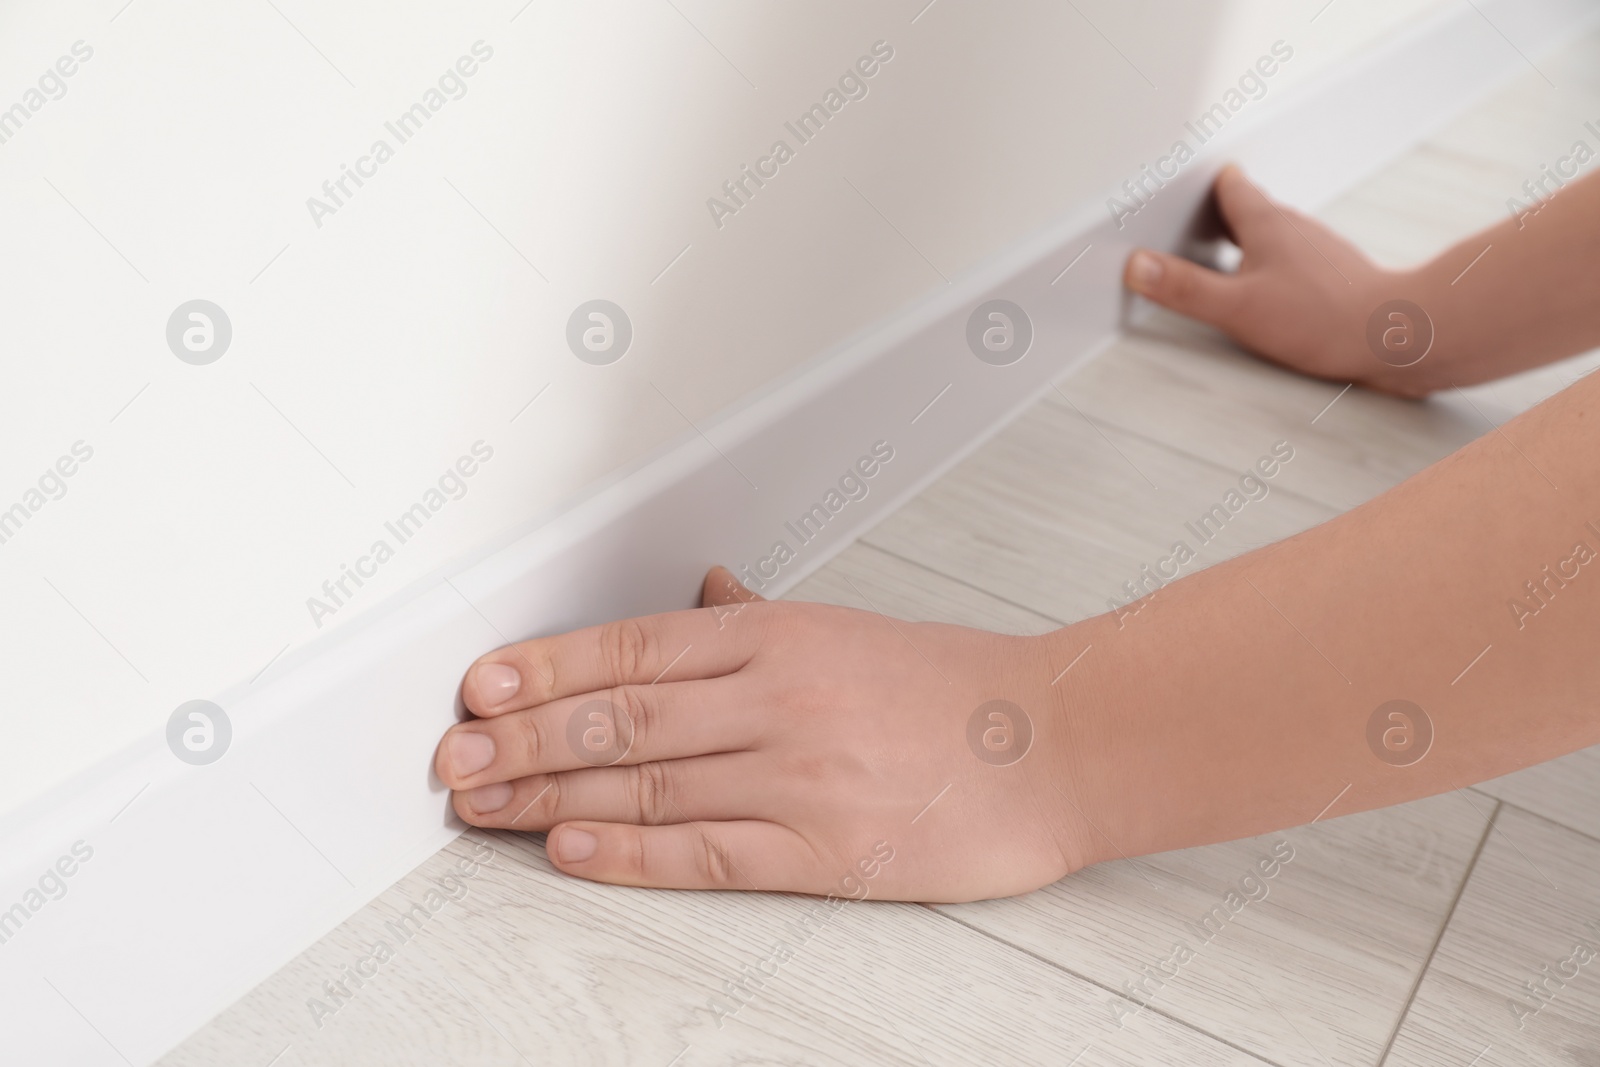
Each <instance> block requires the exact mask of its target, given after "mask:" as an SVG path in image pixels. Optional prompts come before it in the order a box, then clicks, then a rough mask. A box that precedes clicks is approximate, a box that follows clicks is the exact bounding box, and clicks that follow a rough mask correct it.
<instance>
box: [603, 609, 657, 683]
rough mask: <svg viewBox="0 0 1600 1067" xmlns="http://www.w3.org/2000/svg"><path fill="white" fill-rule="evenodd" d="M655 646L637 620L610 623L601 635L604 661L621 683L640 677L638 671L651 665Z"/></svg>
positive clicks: (620, 620)
mask: <svg viewBox="0 0 1600 1067" xmlns="http://www.w3.org/2000/svg"><path fill="white" fill-rule="evenodd" d="M653 643H654V642H653V641H652V640H651V638H650V634H649V632H648V631H647V630H646V629H645V627H644V625H643V624H642V623H640V621H639V620H638V619H619V620H617V621H616V622H609V623H606V625H605V626H604V627H603V628H602V629H601V631H600V655H601V658H602V660H603V663H604V666H605V667H606V668H607V670H608V671H609V672H610V674H611V676H612V677H614V678H616V679H617V680H618V681H619V682H621V681H627V680H629V679H632V678H636V677H638V676H639V671H640V670H642V669H643V666H644V664H645V663H647V662H649V659H650V649H651V646H652V645H653Z"/></svg>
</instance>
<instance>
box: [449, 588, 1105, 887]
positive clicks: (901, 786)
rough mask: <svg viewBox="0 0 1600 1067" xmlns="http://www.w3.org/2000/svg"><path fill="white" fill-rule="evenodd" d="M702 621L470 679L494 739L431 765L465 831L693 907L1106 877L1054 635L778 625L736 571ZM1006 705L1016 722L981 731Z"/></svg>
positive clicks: (545, 654) (521, 653) (475, 725)
mask: <svg viewBox="0 0 1600 1067" xmlns="http://www.w3.org/2000/svg"><path fill="white" fill-rule="evenodd" d="M702 602H703V603H705V604H706V605H708V606H707V607H703V608H701V609H700V610H697V611H679V612H672V613H669V614H664V615H655V616H650V617H647V618H641V619H627V620H623V621H621V622H615V623H610V624H607V625H604V626H596V627H590V628H589V629H585V630H578V631H575V632H573V633H567V634H561V635H558V636H555V637H547V638H537V639H535V640H532V641H524V642H522V643H520V644H517V645H514V646H510V647H507V648H502V649H499V650H497V651H495V652H491V653H489V654H488V655H486V656H484V657H483V658H482V659H480V660H479V661H478V662H477V663H475V664H474V665H473V666H472V668H471V669H470V670H469V671H468V672H467V676H466V681H465V683H464V685H463V695H464V698H465V701H466V704H467V707H468V708H469V709H470V710H471V711H472V712H473V713H474V715H476V716H478V717H477V718H475V719H470V720H468V721H467V722H464V723H461V724H459V725H457V726H455V727H453V728H452V729H451V730H450V731H449V732H448V733H447V734H446V735H445V737H444V740H443V742H442V743H441V744H440V746H439V751H438V754H437V757H436V760H435V767H436V769H437V771H438V774H439V777H440V778H441V779H443V781H444V782H445V783H446V784H447V785H449V786H450V787H451V788H452V789H453V790H455V794H454V804H455V810H456V811H457V813H459V814H460V816H461V818H463V819H465V820H466V821H467V822H469V823H472V824H474V825H477V826H490V827H506V828H510V829H516V830H547V831H549V838H548V840H547V842H546V844H547V848H548V850H549V855H550V858H551V860H552V862H553V863H554V864H555V865H556V866H557V867H559V868H560V869H561V870H563V871H566V872H568V873H570V874H575V875H578V876H581V877H584V878H591V879H594V880H596V881H602V882H613V883H617V884H621V885H636V886H659V887H670V888H683V889H761V890H785V891H792V892H802V893H815V894H830V893H831V894H834V895H837V896H845V897H855V898H859V897H863V896H868V895H870V896H874V897H879V898H890V899H898V900H919V901H961V900H974V899H980V898H985V897H996V896H1007V895H1011V894H1015V893H1021V892H1025V891H1027V890H1031V889H1035V888H1037V887H1039V886H1042V885H1046V884H1048V883H1050V882H1053V881H1055V880H1056V879H1058V878H1061V877H1063V876H1064V875H1066V874H1068V873H1069V872H1071V871H1074V870H1076V869H1078V868H1079V867H1082V866H1085V865H1086V864H1088V863H1090V862H1093V861H1094V860H1095V859H1097V858H1100V857H1098V856H1097V855H1095V849H1094V847H1093V846H1094V844H1095V842H1094V840H1093V839H1092V838H1091V837H1089V836H1088V835H1087V834H1086V833H1085V826H1084V820H1083V818H1082V817H1081V816H1080V815H1079V814H1078V809H1079V807H1080V806H1088V804H1087V801H1086V800H1085V798H1083V797H1082V796H1081V795H1080V794H1079V793H1078V792H1077V790H1078V786H1077V785H1076V783H1074V782H1073V781H1070V780H1069V777H1070V776H1069V769H1070V768H1071V767H1073V766H1074V765H1075V764H1076V762H1077V760H1078V759H1080V758H1081V755H1082V754H1081V753H1078V752H1075V751H1074V745H1073V741H1072V735H1073V730H1072V728H1071V723H1070V722H1069V721H1068V717H1067V715H1066V713H1065V711H1064V709H1063V708H1062V707H1061V706H1060V705H1061V704H1062V703H1063V702H1062V701H1061V700H1060V698H1059V696H1058V693H1059V691H1058V690H1057V689H1054V688H1052V687H1051V685H1050V682H1051V679H1052V678H1053V677H1054V675H1055V671H1056V670H1058V669H1059V667H1060V666H1061V665H1064V664H1065V663H1066V659H1064V658H1061V657H1060V656H1057V657H1056V658H1057V659H1061V663H1060V664H1057V663H1055V662H1054V661H1053V660H1052V658H1051V653H1052V651H1053V648H1054V636H1055V635H1047V636H1045V637H1008V636H1002V635H999V634H991V633H985V632H982V631H978V630H970V629H966V628H963V627H956V626H945V625H936V624H927V623H906V622H899V621H892V620H889V619H887V618H886V617H884V616H881V615H877V614H874V613H871V612H864V611H855V610H851V609H848V608H839V607H830V606H826V605H821V604H807V603H795V602H767V601H764V600H762V599H761V598H760V597H758V596H756V595H754V594H753V593H751V592H749V591H748V590H747V589H745V588H744V587H743V586H741V585H739V584H738V583H737V582H735V581H734V580H733V577H732V575H730V574H729V573H728V572H727V571H725V570H722V569H721V568H717V569H716V570H713V571H712V572H711V573H710V574H709V575H707V578H706V583H705V590H704V594H703V598H702ZM1069 658H1070V657H1069ZM994 700H1005V701H1010V702H1011V703H1012V704H1014V705H1016V706H1017V707H1019V708H1021V709H1023V712H1022V715H1021V717H1020V719H1019V718H1018V717H1017V716H1015V715H1014V714H1013V713H1012V712H1010V711H1008V710H1007V709H1005V708H1003V707H1000V708H999V711H998V713H997V712H996V709H995V708H989V709H986V710H985V711H984V712H982V713H979V712H978V709H979V707H980V706H981V705H985V704H987V703H988V702H990V701H994ZM996 714H998V716H999V717H995V715H996ZM1013 720H1016V721H1013ZM1024 720H1025V721H1024ZM969 737H973V738H975V740H974V741H971V742H969ZM1024 741H1027V742H1028V743H1027V744H1026V747H1024ZM1008 745H1010V746H1014V747H1013V748H1011V749H1008V748H1007V746H1008ZM1019 753H1020V754H1021V755H1020V758H1017V757H1018V754H1019ZM1008 761H1011V762H1008ZM1091 810H1092V809H1091Z"/></svg>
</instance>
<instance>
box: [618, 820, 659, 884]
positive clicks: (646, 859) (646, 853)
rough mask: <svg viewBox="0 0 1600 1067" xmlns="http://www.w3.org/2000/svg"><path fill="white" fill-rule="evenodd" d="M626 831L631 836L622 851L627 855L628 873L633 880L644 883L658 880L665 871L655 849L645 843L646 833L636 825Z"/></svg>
mask: <svg viewBox="0 0 1600 1067" xmlns="http://www.w3.org/2000/svg"><path fill="white" fill-rule="evenodd" d="M627 833H629V834H631V835H632V837H633V840H631V841H629V842H628V848H627V849H626V850H625V852H624V855H626V856H627V860H626V865H627V866H628V868H630V869H629V872H628V873H629V874H631V875H632V877H633V880H634V881H637V882H640V883H641V884H644V885H651V884H653V883H657V882H660V881H661V877H660V876H661V875H662V874H664V873H666V872H665V871H664V870H663V869H661V867H662V865H661V860H660V858H659V856H658V855H657V853H656V851H655V850H654V849H652V848H651V847H650V846H649V845H648V844H647V843H646V838H647V837H648V835H647V834H645V833H644V831H642V830H640V829H639V828H638V827H629V828H628V830H627Z"/></svg>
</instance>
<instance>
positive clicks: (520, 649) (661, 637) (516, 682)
mask: <svg viewBox="0 0 1600 1067" xmlns="http://www.w3.org/2000/svg"><path fill="white" fill-rule="evenodd" d="M759 616H760V612H758V611H756V610H755V609H754V608H746V609H744V610H743V611H741V612H739V613H738V618H737V619H736V620H730V619H726V618H723V619H718V618H717V616H716V614H715V612H714V611H712V610H705V609H701V610H699V611H674V612H668V613H667V614H664V615H647V616H645V617H643V618H636V619H620V620H618V621H616V622H608V623H606V624H604V625H603V626H590V627H586V628H585V629H582V630H573V631H571V632H570V633H564V634H557V635H555V636H553V637H538V638H534V639H533V640H532V641H522V642H520V643H518V644H515V645H507V646H505V647H504V648H497V649H495V650H494V651H493V652H490V653H489V654H488V655H486V656H483V657H482V658H480V659H479V660H478V661H477V662H476V663H474V664H473V665H472V666H471V667H470V668H468V670H467V677H466V681H465V682H463V683H462V686H461V696H462V699H463V700H465V701H466V705H467V708H468V710H470V711H471V712H472V713H473V714H475V715H502V714H504V713H506V712H508V711H517V710H519V709H522V708H528V707H533V706H534V705H536V704H543V703H546V702H547V701H550V700H554V699H556V698H557V697H565V696H576V695H578V694H580V693H592V692H595V691H596V690H601V689H610V688H611V687H613V686H619V685H648V684H649V683H651V682H653V681H655V680H657V679H658V678H661V677H662V676H663V675H665V674H666V672H667V670H668V668H672V669H673V671H674V673H673V677H676V678H678V679H680V680H681V679H684V678H686V677H687V678H716V677H719V676H721V675H724V674H731V673H733V672H734V671H736V670H738V669H739V668H740V667H743V666H744V665H745V664H746V663H748V662H750V657H751V656H753V655H755V651H756V648H757V647H758V646H759V645H760V634H759V629H760V627H759V625H757V624H756V621H755V620H756V619H757V618H758V617H759Z"/></svg>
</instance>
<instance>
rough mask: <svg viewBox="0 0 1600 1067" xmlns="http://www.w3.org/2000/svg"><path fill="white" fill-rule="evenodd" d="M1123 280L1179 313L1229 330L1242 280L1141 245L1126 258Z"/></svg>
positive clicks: (1137, 290)
mask: <svg viewBox="0 0 1600 1067" xmlns="http://www.w3.org/2000/svg"><path fill="white" fill-rule="evenodd" d="M1123 281H1124V282H1125V283H1126V285H1127V286H1128V288H1129V289H1132V290H1133V291H1134V292H1136V293H1138V294H1139V295H1140V296H1142V297H1145V298H1146V299H1149V300H1153V301H1155V302H1156V303H1157V304H1160V305H1161V306H1162V307H1167V308H1171V309H1172V310H1173V311H1176V312H1178V313H1179V314H1180V315H1187V316H1189V317H1190V318H1191V319H1199V320H1200V321H1201V322H1204V323H1206V324H1208V325H1211V326H1215V327H1217V328H1218V329H1221V330H1224V331H1226V330H1228V328H1229V327H1230V325H1231V324H1232V322H1233V319H1234V314H1235V311H1236V309H1237V307H1238V292H1239V286H1241V285H1242V284H1243V282H1242V280H1241V279H1240V278H1239V277H1238V276H1237V275H1234V274H1223V273H1221V272H1219V271H1214V270H1211V269H1210V268H1208V267H1202V266H1200V265H1199V264H1198V263H1191V262H1189V261H1188V260H1187V259H1182V258H1180V257H1178V256H1170V255H1167V254H1166V253H1164V252H1152V251H1150V250H1149V249H1144V248H1141V249H1139V250H1138V251H1136V252H1134V253H1133V255H1131V256H1129V257H1128V265H1127V268H1126V269H1125V270H1124V271H1123Z"/></svg>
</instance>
